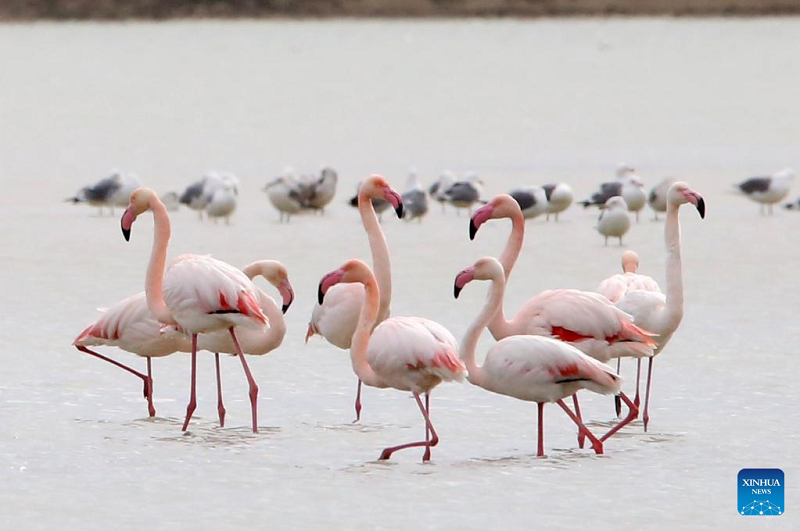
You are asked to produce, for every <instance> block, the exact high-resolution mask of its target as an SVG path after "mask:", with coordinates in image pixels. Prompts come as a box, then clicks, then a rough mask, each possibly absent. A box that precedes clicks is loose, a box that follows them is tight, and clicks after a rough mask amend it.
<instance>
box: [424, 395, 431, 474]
mask: <svg viewBox="0 0 800 531" xmlns="http://www.w3.org/2000/svg"><path fill="white" fill-rule="evenodd" d="M425 412H426V413H427V414H428V418H431V394H430V393H425ZM430 440H431V430H430V428H429V427H428V423H427V422H426V423H425V442H428V441H430ZM422 460H423V461H430V460H431V447H430V446H428V447H426V448H425V454H424V455H423V456H422Z"/></svg>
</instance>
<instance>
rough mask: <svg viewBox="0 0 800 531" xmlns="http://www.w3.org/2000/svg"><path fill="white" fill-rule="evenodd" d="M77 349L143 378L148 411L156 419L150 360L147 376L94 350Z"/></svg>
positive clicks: (148, 359) (143, 392)
mask: <svg viewBox="0 0 800 531" xmlns="http://www.w3.org/2000/svg"><path fill="white" fill-rule="evenodd" d="M75 348H77V349H78V350H80V351H81V352H85V353H86V354H89V355H90V356H94V357H95V358H100V359H101V360H103V361H107V362H109V363H110V364H112V365H116V366H117V367H119V368H120V369H122V370H125V371H128V372H129V373H131V374H133V375H134V376H138V377H139V378H141V379H142V381H143V382H144V389H142V394H143V395H144V397H145V398H147V399H148V400H147V410H148V412H149V413H150V416H151V417H155V416H156V408H155V407H153V400H152V393H151V392H150V389H151V388H152V387H153V381H152V379H151V378H150V376H149V369H150V365H149V363H150V358H147V363H148V375H147V376H145V375H144V374H142V373H140V372H139V371H137V370H136V369H131V368H130V367H128V366H127V365H124V364H122V363H120V362H118V361H116V360H112V359H111V358H108V357H106V356H103V355H102V354H98V353H97V352H95V351H93V350H89V349H88V348H86V347H82V346H79V345H76V346H75Z"/></svg>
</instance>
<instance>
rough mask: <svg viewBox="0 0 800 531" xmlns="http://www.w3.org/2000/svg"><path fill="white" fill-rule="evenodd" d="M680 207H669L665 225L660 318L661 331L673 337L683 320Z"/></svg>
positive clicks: (674, 205)
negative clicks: (663, 274)
mask: <svg viewBox="0 0 800 531" xmlns="http://www.w3.org/2000/svg"><path fill="white" fill-rule="evenodd" d="M678 209H679V205H676V204H674V203H669V204H668V205H667V219H666V222H665V224H664V243H665V244H666V247H667V261H666V282H667V283H666V293H665V295H666V299H667V300H666V304H665V306H664V310H663V311H662V313H661V316H660V319H659V321H660V325H661V326H660V328H661V329H660V330H654V332H659V334H660V335H661V336H662V337H663V336H669V335H671V334H672V333H673V332H674V331H675V330H676V329H677V328H678V325H679V324H680V323H681V319H683V271H682V266H681V226H680V220H679V216H678Z"/></svg>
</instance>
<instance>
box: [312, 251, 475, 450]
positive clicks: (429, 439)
mask: <svg viewBox="0 0 800 531" xmlns="http://www.w3.org/2000/svg"><path fill="white" fill-rule="evenodd" d="M340 283H344V284H353V283H358V284H361V285H362V286H363V290H364V304H363V305H362V307H361V311H360V313H359V316H358V327H357V328H356V331H355V333H354V334H353V338H352V342H351V344H350V360H351V362H352V364H353V371H354V372H355V373H356V375H357V376H358V379H359V381H361V382H363V383H365V384H366V385H369V386H371V387H378V388H381V389H385V388H388V387H392V388H394V389H397V390H399V391H410V392H411V393H412V394H413V395H414V399H415V400H416V402H417V406H418V407H419V410H420V412H421V413H422V416H423V418H424V419H425V440H424V441H419V442H411V443H405V444H400V445H398V446H392V447H389V448H385V449H384V450H383V452H381V455H380V457H379V459H381V460H385V459H390V458H391V456H392V454H393V453H394V452H396V451H398V450H402V449H405V448H413V447H421V446H424V447H425V453H424V454H423V456H422V461H423V462H427V461H430V458H431V448H432V447H434V446H436V445H437V444H438V442H439V436H438V435H437V433H436V430H435V429H434V427H433V424H432V423H431V419H430V393H431V391H432V390H433V388H435V387H436V386H437V385H439V384H440V383H441V382H443V381H445V382H449V381H458V382H462V381H464V377H465V376H466V374H467V370H466V368H465V367H464V364H463V363H462V362H461V360H460V359H459V357H458V344H457V343H456V339H455V338H454V337H453V335H452V334H451V333H450V332H448V331H447V329H446V328H445V327H443V326H442V325H440V324H439V323H436V322H434V321H430V320H428V319H423V318H421V317H390V318H388V319H386V320H384V321H383V322H381V323H380V324H378V325H377V326H375V324H376V323H377V322H378V316H379V315H380V289H379V287H378V282H377V280H376V279H375V275H374V274H373V273H372V271H371V270H370V269H369V266H367V265H366V264H365V263H364V262H362V261H360V260H350V261H348V262H346V263H345V264H344V265H343V266H342V267H340V268H339V269H336V270H334V271H331V272H330V273H328V274H327V275H325V276H324V277H322V280H320V283H319V290H318V298H319V303H320V304H322V303H323V301H324V299H325V298H326V294H327V293H328V291H329V290H330V289H331V288H333V287H334V286H336V285H338V284H340ZM373 327H374V329H373ZM423 394H424V395H425V404H424V405H423V403H422V400H421V398H420V395H423Z"/></svg>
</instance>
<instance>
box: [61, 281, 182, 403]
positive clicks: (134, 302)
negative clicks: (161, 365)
mask: <svg viewBox="0 0 800 531" xmlns="http://www.w3.org/2000/svg"><path fill="white" fill-rule="evenodd" d="M185 342H186V340H185V336H184V335H183V332H181V331H179V330H178V329H177V328H176V327H174V326H169V327H165V326H164V325H162V324H161V323H159V322H158V320H156V318H155V317H154V316H153V314H152V312H151V311H150V309H149V308H148V307H147V300H146V299H145V294H144V292H141V293H137V294H136V295H133V296H132V297H128V298H127V299H125V300H123V301H120V302H118V303H116V304H115V305H114V306H112V307H111V308H109V309H108V310H106V311H105V312H103V315H102V316H100V318H99V319H98V320H97V321H95V322H94V323H92V324H91V325H89V326H88V327H86V328H85V329H84V330H83V332H81V333H80V335H78V337H76V338H75V341H74V342H73V343H72V344H73V345H74V346H75V348H77V349H78V350H80V351H81V352H85V353H86V354H89V355H90V356H95V357H96V358H100V359H101V360H105V361H107V362H109V363H111V364H113V365H116V366H117V367H119V368H121V369H123V370H126V371H128V372H129V373H131V374H133V375H134V376H137V377H139V378H141V379H142V381H143V382H144V390H143V394H144V397H145V399H146V400H147V410H148V413H149V414H150V416H151V417H155V415H156V408H155V407H154V406H153V374H152V368H151V359H152V358H160V357H164V356H169V355H170V354H173V353H175V352H177V351H179V350H181V349H182V347H183V344H184V343H185ZM93 346H112V347H117V348H120V349H122V350H124V351H126V352H131V353H133V354H136V355H138V356H142V357H144V358H145V359H146V360H147V375H144V374H142V373H141V372H139V371H137V370H135V369H132V368H131V367H128V366H127V365H124V364H122V363H120V362H118V361H115V360H113V359H111V358H108V357H106V356H103V355H102V354H99V353H97V352H95V351H93V350H91V349H89V348H88V347H93Z"/></svg>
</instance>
